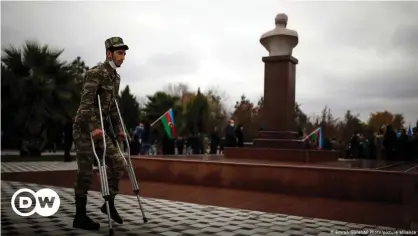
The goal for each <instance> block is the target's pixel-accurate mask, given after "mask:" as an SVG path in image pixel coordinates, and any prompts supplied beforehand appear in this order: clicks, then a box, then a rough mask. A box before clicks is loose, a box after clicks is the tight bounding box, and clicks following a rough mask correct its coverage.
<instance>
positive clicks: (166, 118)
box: [161, 108, 176, 139]
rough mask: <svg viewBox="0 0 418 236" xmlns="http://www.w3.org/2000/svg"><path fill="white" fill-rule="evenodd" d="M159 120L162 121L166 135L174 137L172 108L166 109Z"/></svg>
mask: <svg viewBox="0 0 418 236" xmlns="http://www.w3.org/2000/svg"><path fill="white" fill-rule="evenodd" d="M161 122H162V123H163V126H164V130H165V132H166V133H167V136H168V137H169V138H170V139H174V138H176V128H175V126H174V125H175V123H174V114H173V109H171V108H170V110H168V111H166V112H165V113H164V115H163V116H162V118H161Z"/></svg>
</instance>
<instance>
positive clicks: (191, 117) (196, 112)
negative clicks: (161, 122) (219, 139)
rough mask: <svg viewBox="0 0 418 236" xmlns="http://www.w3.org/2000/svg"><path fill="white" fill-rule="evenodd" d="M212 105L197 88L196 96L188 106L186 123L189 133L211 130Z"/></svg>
mask: <svg viewBox="0 0 418 236" xmlns="http://www.w3.org/2000/svg"><path fill="white" fill-rule="evenodd" d="M209 117H210V107H209V102H208V99H207V98H206V96H205V95H203V94H202V93H201V92H200V88H199V89H198V90H197V93H196V96H195V97H194V98H193V99H191V100H190V101H189V103H188V104H187V106H186V114H185V118H186V120H185V123H186V131H187V132H188V133H197V132H200V133H206V132H208V131H209V120H210V119H209Z"/></svg>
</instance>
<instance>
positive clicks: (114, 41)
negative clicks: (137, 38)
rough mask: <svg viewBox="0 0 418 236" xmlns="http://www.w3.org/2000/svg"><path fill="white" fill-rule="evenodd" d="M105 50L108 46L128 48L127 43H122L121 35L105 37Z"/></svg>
mask: <svg viewBox="0 0 418 236" xmlns="http://www.w3.org/2000/svg"><path fill="white" fill-rule="evenodd" d="M105 46H106V50H108V49H110V48H120V49H124V50H128V49H129V47H128V45H126V44H124V43H123V39H122V38H121V37H111V38H108V39H106V41H105Z"/></svg>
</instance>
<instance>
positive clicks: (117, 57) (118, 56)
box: [109, 50, 126, 67]
mask: <svg viewBox="0 0 418 236" xmlns="http://www.w3.org/2000/svg"><path fill="white" fill-rule="evenodd" d="M109 54H110V56H111V59H112V60H113V62H114V63H115V65H116V66H117V67H120V66H121V65H122V63H123V61H124V60H125V56H126V51H125V50H116V51H114V52H113V53H111V52H109Z"/></svg>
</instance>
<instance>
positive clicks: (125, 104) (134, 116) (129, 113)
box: [118, 85, 141, 131]
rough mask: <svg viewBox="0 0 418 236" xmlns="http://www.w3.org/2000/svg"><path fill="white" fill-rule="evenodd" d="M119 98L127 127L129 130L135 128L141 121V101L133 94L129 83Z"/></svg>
mask: <svg viewBox="0 0 418 236" xmlns="http://www.w3.org/2000/svg"><path fill="white" fill-rule="evenodd" d="M118 100H119V101H118V104H119V109H120V113H121V115H122V118H123V121H124V123H125V126H126V129H127V130H128V131H129V130H132V129H134V128H135V127H136V126H137V125H138V123H139V121H140V114H141V111H140V108H139V102H138V100H137V99H136V97H135V96H134V95H133V94H131V91H130V88H129V85H127V86H126V87H125V89H123V90H122V91H121V93H120V97H119V98H118Z"/></svg>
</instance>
